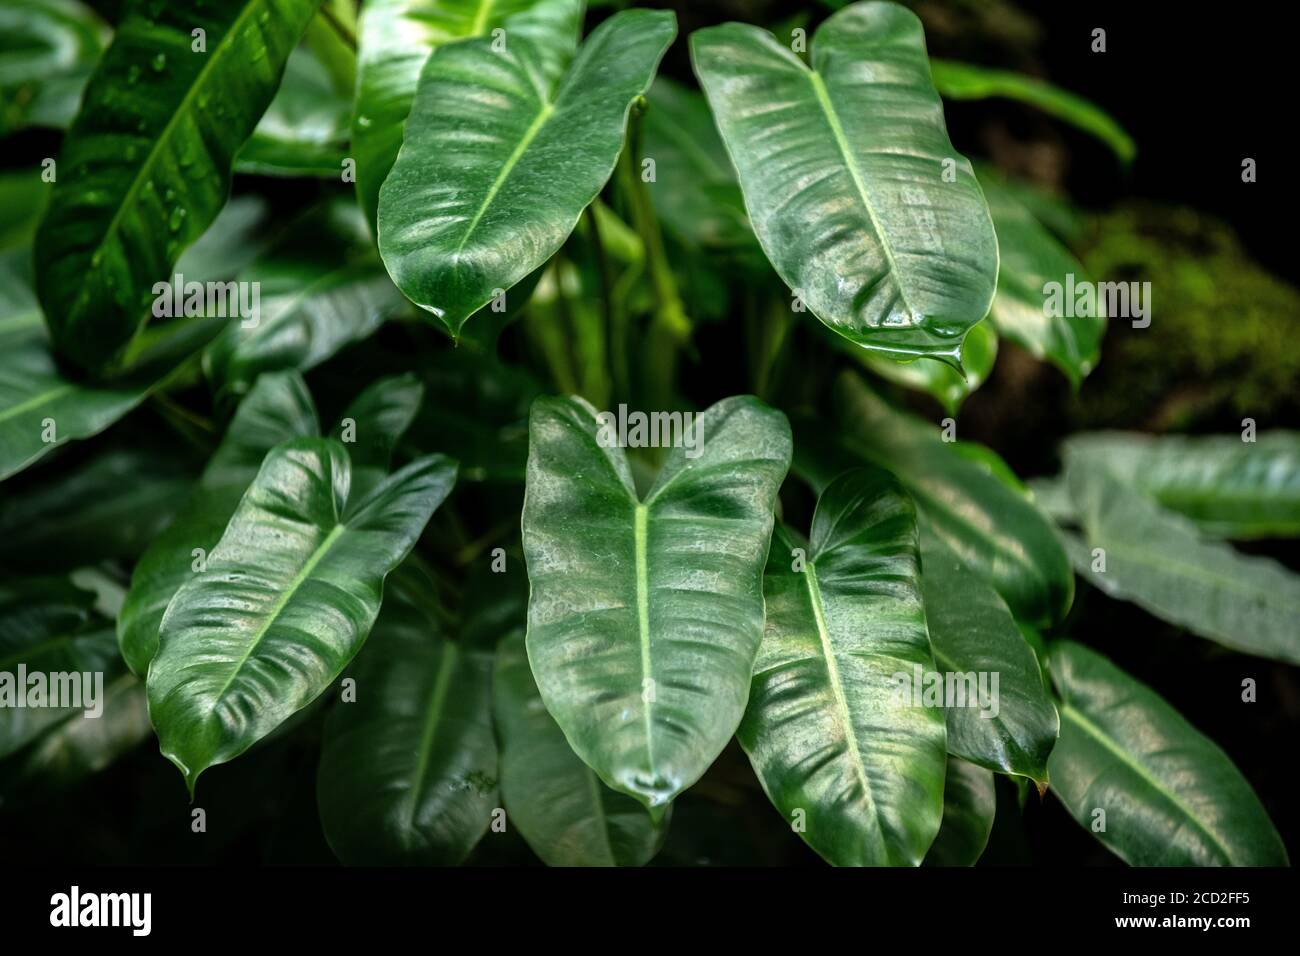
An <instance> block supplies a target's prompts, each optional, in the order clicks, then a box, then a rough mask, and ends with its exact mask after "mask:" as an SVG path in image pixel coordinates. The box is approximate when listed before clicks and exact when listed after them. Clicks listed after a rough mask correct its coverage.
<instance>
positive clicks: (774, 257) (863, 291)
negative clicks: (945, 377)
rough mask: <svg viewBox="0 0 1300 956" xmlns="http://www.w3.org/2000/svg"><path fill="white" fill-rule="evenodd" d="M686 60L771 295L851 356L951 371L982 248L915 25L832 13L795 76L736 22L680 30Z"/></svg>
mask: <svg viewBox="0 0 1300 956" xmlns="http://www.w3.org/2000/svg"><path fill="white" fill-rule="evenodd" d="M691 58H692V61H693V63H694V65H695V72H696V75H697V76H698V77H699V78H700V85H701V86H702V87H703V88H704V92H705V93H706V94H707V95H708V97H709V103H710V104H711V105H712V107H713V113H714V116H715V117H716V119H717V122H718V128H719V129H720V130H721V132H722V139H723V141H724V142H725V143H726V144H727V149H728V151H729V152H730V154H731V158H732V160H733V162H734V163H735V165H736V169H737V170H738V171H739V173H740V185H741V187H742V189H743V190H744V194H745V203H746V206H747V207H748V209H749V217H750V220H751V221H752V222H753V224H754V230H755V232H756V233H757V234H758V238H759V241H760V242H761V243H762V245H763V249H764V250H765V251H766V253H767V256H768V258H769V259H770V260H771V261H772V265H773V266H774V267H775V268H776V271H777V272H778V273H779V274H780V276H781V278H782V279H783V280H785V282H786V284H787V285H788V286H790V288H791V289H793V290H794V292H795V294H796V295H798V296H799V298H800V299H801V300H802V301H803V302H804V303H805V304H806V305H807V306H808V308H809V309H810V310H811V311H812V312H813V314H815V315H816V316H817V317H818V318H819V319H821V320H822V321H823V322H825V323H826V324H827V325H828V326H830V327H831V328H832V329H834V330H835V331H836V332H839V333H840V334H841V335H843V336H844V337H845V338H847V339H849V340H850V341H852V342H856V343H857V344H858V345H861V346H863V347H865V348H869V349H873V350H878V351H881V352H889V353H894V354H897V355H900V356H917V355H931V356H934V357H937V358H942V359H945V360H947V361H949V362H950V363H951V364H954V365H957V364H959V363H960V353H961V342H962V339H963V337H964V336H965V334H966V331H967V330H968V329H970V328H971V326H973V325H975V323H977V322H979V320H980V319H982V318H984V316H985V315H986V314H987V313H988V309H989V304H990V303H991V302H992V300H993V291H994V285H995V282H996V280H997V272H998V254H997V240H996V238H995V237H994V234H993V225H992V223H991V222H990V220H989V212H988V208H987V207H986V206H985V204H984V197H983V194H982V193H981V192H980V187H979V183H978V182H977V181H976V179H975V174H974V173H973V172H972V171H971V166H970V163H969V162H968V161H967V160H966V159H965V158H964V157H963V156H961V155H960V154H959V153H958V152H957V151H956V150H955V149H953V147H952V143H951V142H949V140H948V133H947V130H946V129H945V128H944V123H943V111H942V107H941V106H940V103H939V97H938V94H937V93H936V92H935V90H934V87H933V86H931V84H930V67H929V63H928V60H927V59H926V53H925V37H924V34H923V31H922V29H921V21H920V20H918V19H917V18H916V15H915V14H913V13H911V12H910V11H909V10H907V9H905V8H903V7H900V6H898V5H896V4H892V3H856V4H853V5H852V6H849V7H847V8H845V9H844V10H841V11H840V12H839V13H836V14H834V15H833V16H831V17H830V18H829V19H828V20H826V21H825V23H823V24H822V26H821V27H820V28H819V29H818V31H817V35H816V37H815V38H814V39H813V43H812V68H811V69H809V67H808V66H806V65H805V64H804V62H803V60H801V59H800V58H799V57H798V56H796V55H795V54H794V53H792V52H791V50H790V48H789V46H788V45H786V44H784V43H782V42H781V41H780V40H778V39H777V38H776V37H774V36H772V34H770V33H768V32H767V31H766V30H763V29H760V28H759V27H754V26H749V25H745V24H738V23H728V24H724V25H723V26H719V27H710V28H708V29H704V30H698V31H696V32H695V33H694V34H692V36H691ZM949 179H951V180H953V181H947V180H949Z"/></svg>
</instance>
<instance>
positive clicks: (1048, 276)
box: [982, 176, 1106, 388]
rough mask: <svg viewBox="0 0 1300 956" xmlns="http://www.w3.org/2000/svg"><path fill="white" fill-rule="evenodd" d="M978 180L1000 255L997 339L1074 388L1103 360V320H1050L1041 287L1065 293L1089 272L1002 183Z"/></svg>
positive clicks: (993, 317)
mask: <svg viewBox="0 0 1300 956" xmlns="http://www.w3.org/2000/svg"><path fill="white" fill-rule="evenodd" d="M982 182H983V185H984V195H985V196H986V197H987V198H988V202H989V211H990V212H991V213H992V214H993V225H994V226H995V227H996V229H997V233H998V249H999V250H1000V253H1001V257H1002V268H1001V271H999V273H998V291H997V296H996V297H995V298H994V299H993V309H992V311H991V312H990V313H989V318H990V319H991V320H992V322H993V325H994V326H995V327H996V328H997V330H998V332H999V333H1000V334H1001V335H1003V336H1004V337H1006V338H1008V339H1010V340H1011V341H1013V342H1015V343H1016V344H1018V345H1021V346H1023V347H1024V348H1026V349H1028V350H1029V351H1030V352H1031V353H1032V354H1033V355H1035V356H1036V357H1038V358H1040V359H1041V358H1046V359H1047V360H1049V361H1050V362H1051V363H1052V364H1053V365H1055V366H1056V367H1057V368H1059V369H1060V370H1061V371H1062V372H1064V373H1065V375H1066V377H1067V378H1069V379H1070V384H1071V385H1073V386H1074V387H1075V388H1078V387H1079V384H1080V383H1081V382H1082V381H1083V379H1084V378H1086V377H1087V375H1088V373H1089V372H1091V371H1092V370H1093V369H1094V368H1096V366H1097V361H1098V359H1100V357H1101V337H1102V334H1103V333H1104V332H1105V331H1106V317H1105V316H1079V317H1074V316H1068V317H1067V316H1050V315H1048V310H1047V308H1046V293H1045V292H1044V288H1045V287H1046V285H1047V284H1048V283H1049V282H1056V283H1059V284H1060V286H1061V288H1063V289H1064V288H1065V287H1066V284H1067V281H1068V280H1067V276H1070V275H1073V276H1074V278H1075V280H1076V281H1083V280H1086V278H1087V273H1086V272H1085V270H1084V268H1083V265H1082V263H1080V262H1079V261H1078V260H1077V259H1075V258H1074V256H1073V255H1071V254H1070V252H1069V250H1068V249H1066V248H1065V247H1064V246H1063V245H1061V244H1060V243H1059V242H1058V241H1057V240H1056V238H1055V237H1054V236H1053V235H1052V234H1051V233H1050V232H1048V231H1047V229H1046V228H1044V226H1043V225H1042V224H1041V223H1040V222H1039V221H1038V220H1037V219H1036V218H1034V216H1033V214H1032V213H1031V212H1030V211H1029V210H1028V209H1027V208H1026V207H1025V206H1024V205H1022V204H1021V203H1020V202H1019V201H1018V200H1017V199H1016V197H1015V194H1014V193H1013V192H1012V191H1011V190H1010V189H1008V188H1007V187H1006V186H1005V185H1004V184H1003V183H1002V181H1001V180H999V179H998V178H996V177H994V176H985V177H984V178H983V179H982ZM1070 311H1073V310H1070Z"/></svg>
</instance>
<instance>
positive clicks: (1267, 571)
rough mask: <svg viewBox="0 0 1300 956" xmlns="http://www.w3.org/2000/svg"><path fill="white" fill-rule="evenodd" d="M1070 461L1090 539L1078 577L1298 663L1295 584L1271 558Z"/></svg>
mask: <svg viewBox="0 0 1300 956" xmlns="http://www.w3.org/2000/svg"><path fill="white" fill-rule="evenodd" d="M1066 462H1067V464H1066V475H1067V480H1068V481H1069V488H1070V497H1071V499H1072V501H1073V502H1074V505H1075V507H1076V508H1077V510H1078V514H1079V521H1080V524H1081V525H1082V527H1083V532H1084V538H1085V539H1086V547H1084V548H1080V549H1075V550H1074V558H1075V561H1076V570H1077V571H1078V572H1079V574H1080V576H1082V577H1083V578H1084V579H1085V580H1087V581H1088V582H1089V583H1091V584H1093V585H1095V586H1096V587H1097V588H1099V589H1100V590H1102V591H1103V592H1105V593H1106V594H1109V595H1110V596H1112V597H1116V598H1121V599H1123V600H1128V601H1133V602H1134V603H1136V604H1138V605H1139V606H1140V607H1143V608H1145V609H1146V610H1147V611H1150V612H1151V613H1152V614H1155V615H1156V616H1157V617H1160V618H1163V619H1164V620H1166V621H1169V622H1171V623H1173V624H1177V625H1179V626H1181V627H1185V628H1186V629H1187V630H1189V631H1191V632H1192V633H1193V634H1199V635H1201V636H1202V637H1208V638H1209V639H1211V640H1213V641H1217V642H1219V643H1220V644H1223V645H1224V646H1225V647H1230V648H1232V649H1233V650H1237V651H1241V652H1242V653H1245V654H1255V655H1258V656H1260V657H1271V658H1275V659H1277V660H1282V661H1288V662H1290V663H1292V664H1297V663H1300V632H1297V630H1296V626H1295V625H1296V621H1297V620H1300V575H1296V574H1293V573H1292V572H1290V571H1288V570H1287V569H1286V568H1285V567H1283V566H1282V565H1281V564H1279V563H1278V562H1276V561H1274V560H1272V559H1270V558H1262V557H1253V556H1248V555H1244V554H1239V553H1237V552H1236V551H1234V550H1233V549H1232V548H1231V547H1229V546H1228V545H1226V544H1223V543H1222V542H1218V541H1207V540H1204V539H1203V538H1202V537H1201V536H1200V534H1199V533H1198V532H1197V529H1196V526H1195V525H1193V524H1192V523H1191V522H1190V521H1188V520H1187V519H1186V518H1184V517H1182V516H1181V515H1178V514H1175V513H1174V512H1172V511H1167V510H1165V509H1163V508H1161V507H1160V506H1159V505H1158V504H1156V503H1155V502H1153V501H1151V500H1149V499H1147V498H1146V497H1144V496H1143V495H1142V494H1141V493H1139V492H1137V491H1135V490H1134V489H1132V488H1130V487H1128V486H1126V485H1125V484H1123V483H1122V482H1120V481H1119V480H1117V479H1116V478H1115V477H1114V476H1112V475H1111V474H1110V473H1109V471H1107V470H1106V467H1105V466H1104V465H1103V464H1101V463H1099V462H1095V461H1092V462H1090V461H1088V460H1086V459H1084V458H1083V457H1082V455H1081V453H1080V451H1079V450H1078V449H1074V450H1071V451H1068V452H1067V458H1066ZM1098 548H1100V549H1102V551H1103V552H1104V564H1103V563H1099V561H1098V555H1097V553H1096V550H1095V549H1098ZM1102 567H1104V568H1105V570H1104V571H1103V570H1100V568H1102Z"/></svg>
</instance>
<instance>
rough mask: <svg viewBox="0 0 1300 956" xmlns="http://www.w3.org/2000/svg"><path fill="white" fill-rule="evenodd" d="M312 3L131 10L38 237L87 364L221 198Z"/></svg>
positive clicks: (48, 306) (45, 280)
mask: <svg viewBox="0 0 1300 956" xmlns="http://www.w3.org/2000/svg"><path fill="white" fill-rule="evenodd" d="M319 3H320V0H237V2H230V3H221V4H213V3H205V2H203V0H169V2H168V3H165V4H156V5H150V6H148V7H147V8H146V7H145V6H142V5H133V6H132V7H131V8H130V9H129V10H128V12H127V15H126V17H125V19H124V20H123V21H122V22H121V24H119V25H118V28H117V31H116V33H115V34H114V36H113V43H112V45H111V46H110V47H109V48H108V50H107V51H106V52H105V54H104V57H103V59H102V60H101V61H100V64H99V66H98V67H97V68H96V70H95V73H94V75H93V76H92V78H91V81H90V84H89V85H88V87H87V93H86V99H85V102H84V103H83V104H82V108H81V112H80V113H79V114H78V115H77V119H76V120H75V121H74V122H73V124H72V128H71V129H70V130H69V131H68V135H67V137H66V139H65V140H64V143H63V152H62V155H61V157H60V159H59V169H60V171H61V175H60V176H59V178H58V181H57V183H56V185H55V187H54V192H53V195H52V196H51V197H50V208H49V211H48V212H47V213H46V216H45V220H44V222H42V223H41V228H40V230H39V231H38V232H37V235H36V258H37V262H39V263H40V269H39V271H38V272H37V276H36V279H37V292H38V293H39V296H40V300H41V304H42V305H43V306H44V308H45V313H46V317H47V320H48V322H49V325H50V331H51V333H52V336H53V341H54V344H55V348H56V351H58V353H59V354H60V355H63V356H65V357H66V358H68V359H70V360H71V361H73V362H74V363H75V364H77V365H79V366H81V367H82V368H85V369H88V370H92V371H94V370H98V369H100V368H103V367H104V366H106V365H109V364H110V363H111V362H112V361H113V360H114V359H115V358H116V357H117V356H119V355H120V353H121V352H122V351H123V350H124V349H125V348H126V346H127V345H128V343H130V342H131V340H132V339H133V338H134V337H135V335H136V333H137V331H138V330H139V328H140V327H141V326H142V324H143V323H144V321H145V320H146V318H147V316H148V314H149V304H150V302H151V300H152V292H151V290H152V289H153V286H154V283H156V282H159V281H165V280H166V279H168V278H169V277H170V275H171V270H172V265H173V264H174V263H175V262H176V260H177V257H178V256H179V255H180V253H181V251H182V250H183V249H184V248H185V247H186V246H188V245H189V244H190V243H191V242H193V241H194V240H195V239H197V238H198V237H199V235H200V234H201V233H202V232H203V231H204V230H205V229H206V228H207V227H208V225H209V224H210V223H211V222H212V220H213V219H214V218H216V215H217V213H218V212H220V211H221V207H222V206H223V205H225V201H226V195H227V192H228V191H229V184H230V167H231V163H232V161H233V159H234V155H235V153H236V151H237V150H238V149H239V147H240V146H242V145H243V143H244V141H245V140H246V139H247V138H248V137H249V135H250V134H251V133H252V132H253V128H254V127H255V126H256V124H257V121H258V119H259V118H260V117H261V115H262V113H263V111H264V110H265V109H266V107H267V104H269V103H270V102H271V98H272V96H273V95H274V93H275V90H276V87H277V86H278V85H279V82H280V74H281V72H282V71H283V69H284V63H285V60H286V59H287V58H288V56H289V52H290V51H291V50H292V49H293V47H294V45H295V44H296V43H297V41H298V38H299V36H301V35H302V32H303V30H304V29H305V28H306V26H307V22H308V20H310V19H311V17H312V15H313V14H314V13H315V9H316V7H317V6H318V5H319ZM193 31H203V33H202V39H203V46H204V49H203V51H202V52H199V51H197V50H196V49H195V47H196V46H198V44H199V39H198V37H197V36H196V35H195V34H194V32H193Z"/></svg>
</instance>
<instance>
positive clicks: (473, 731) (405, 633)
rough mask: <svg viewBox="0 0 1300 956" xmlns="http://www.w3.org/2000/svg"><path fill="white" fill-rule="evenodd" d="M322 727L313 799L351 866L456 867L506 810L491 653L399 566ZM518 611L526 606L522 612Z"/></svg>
mask: <svg viewBox="0 0 1300 956" xmlns="http://www.w3.org/2000/svg"><path fill="white" fill-rule="evenodd" d="M390 583H391V591H392V593H390V594H389V595H388V596H387V597H386V599H385V601H384V609H383V613H381V614H380V616H379V620H378V621H377V622H376V623H375V628H374V632H373V633H372V634H371V636H370V640H369V641H368V642H367V644H366V648H365V650H364V651H362V653H361V655H360V656H359V657H358V658H357V661H356V663H355V665H353V667H352V668H351V669H350V670H349V671H348V676H349V677H350V678H352V679H353V680H355V681H356V685H355V692H356V699H355V701H352V702H348V701H346V700H345V701H343V702H341V703H338V704H336V705H335V707H334V709H333V711H331V713H330V716H329V719H328V721H327V722H326V725H325V739H324V744H323V747H322V751H321V762H320V771H319V773H318V775H317V799H318V802H319V805H320V815H321V824H322V825H323V827H324V829H325V836H326V838H327V839H328V840H329V844H330V846H331V847H332V848H333V850H334V852H335V853H336V854H337V855H338V857H339V859H341V860H342V861H343V862H344V863H348V864H354V865H381V864H382V865H389V866H392V865H413V864H422V865H426V866H428V865H455V864H457V863H460V862H461V861H462V860H464V859H465V857H466V856H468V855H469V852H470V851H471V850H472V849H473V848H474V845H475V844H476V843H478V841H479V839H480V838H482V836H483V834H484V833H486V832H487V829H488V826H489V824H491V822H492V813H493V810H495V809H496V808H497V806H498V797H497V745H496V741H495V739H494V738H493V735H492V653H491V649H490V648H484V647H478V646H475V645H474V644H473V643H472V642H470V641H466V640H465V639H464V638H465V633H464V631H465V630H466V629H465V628H463V629H462V633H461V634H460V635H458V637H459V638H460V640H452V639H450V638H451V637H452V636H453V633H452V632H453V627H452V625H451V624H450V623H449V622H448V620H447V617H446V615H445V614H443V613H442V612H441V611H440V610H439V609H438V607H437V606H436V605H434V604H433V603H432V598H431V595H430V593H429V592H430V590H431V585H429V584H428V583H427V582H423V581H421V580H420V578H419V577H418V576H416V575H415V574H412V573H410V565H406V566H403V568H401V569H399V571H398V572H397V573H396V574H394V575H393V577H392V579H391V582H390ZM520 611H522V608H520Z"/></svg>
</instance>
